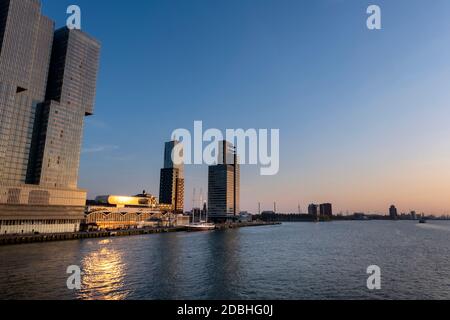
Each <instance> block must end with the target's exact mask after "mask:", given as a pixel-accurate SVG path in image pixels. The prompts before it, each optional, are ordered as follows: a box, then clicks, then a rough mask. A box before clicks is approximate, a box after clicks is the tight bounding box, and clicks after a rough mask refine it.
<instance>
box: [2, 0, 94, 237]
mask: <svg viewBox="0 0 450 320" xmlns="http://www.w3.org/2000/svg"><path fill="white" fill-rule="evenodd" d="M99 54H100V45H99V43H98V42H97V41H96V40H94V39H92V38H91V37H89V36H88V35H86V34H84V33H83V32H81V31H79V30H68V29H67V28H62V29H60V30H58V31H56V32H54V23H53V22H52V21H51V20H49V19H48V18H47V17H44V16H43V15H41V4H40V1H39V0H1V1H0V164H1V165H0V233H1V234H5V233H33V232H40V233H46V232H69V231H71V232H73V231H76V230H78V229H79V226H80V222H81V220H83V219H84V206H85V202H86V192H85V191H84V190H79V189H78V188H77V180H78V169H79V161H80V149H81V139H82V131H83V122H84V117H85V116H87V115H91V114H92V113H93V105H94V96H95V87H96V80H97V70H98V60H99Z"/></svg>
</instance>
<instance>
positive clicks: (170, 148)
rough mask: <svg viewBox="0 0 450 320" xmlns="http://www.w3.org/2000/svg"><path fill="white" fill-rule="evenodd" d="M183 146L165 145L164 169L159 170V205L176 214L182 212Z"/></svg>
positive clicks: (177, 144) (179, 144) (175, 144)
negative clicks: (170, 207) (169, 206)
mask: <svg viewBox="0 0 450 320" xmlns="http://www.w3.org/2000/svg"><path fill="white" fill-rule="evenodd" d="M182 157H183V146H182V144H181V143H180V142H178V141H170V142H167V143H166V144H165V150H164V168H163V169H161V180H160V184H159V203H161V204H165V205H171V206H172V210H173V211H174V212H176V213H183V211H184V165H183V158H182Z"/></svg>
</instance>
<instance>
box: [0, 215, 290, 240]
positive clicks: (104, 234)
mask: <svg viewBox="0 0 450 320" xmlns="http://www.w3.org/2000/svg"><path fill="white" fill-rule="evenodd" d="M280 224H281V223H279V222H261V221H255V222H242V223H229V224H220V225H216V230H227V229H236V228H245V227H260V226H270V225H280ZM186 230H187V228H186V227H163V228H143V229H129V230H111V231H92V232H72V233H54V234H27V235H3V236H0V246H5V245H17V244H27V243H44V242H53V241H70V240H82V239H95V238H110V237H127V236H139V235H145V234H160V233H171V232H184V231H186Z"/></svg>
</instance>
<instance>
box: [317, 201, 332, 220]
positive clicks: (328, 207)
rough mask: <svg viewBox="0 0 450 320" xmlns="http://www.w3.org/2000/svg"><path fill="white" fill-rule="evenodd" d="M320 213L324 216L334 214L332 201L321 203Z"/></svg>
mask: <svg viewBox="0 0 450 320" xmlns="http://www.w3.org/2000/svg"><path fill="white" fill-rule="evenodd" d="M320 215H321V216H323V217H330V218H331V217H332V216H333V205H332V204H331V203H323V204H321V205H320Z"/></svg>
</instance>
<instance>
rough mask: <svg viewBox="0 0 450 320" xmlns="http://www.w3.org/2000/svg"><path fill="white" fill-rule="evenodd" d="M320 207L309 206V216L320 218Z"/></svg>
mask: <svg viewBox="0 0 450 320" xmlns="http://www.w3.org/2000/svg"><path fill="white" fill-rule="evenodd" d="M318 213H319V212H318V206H317V204H310V205H309V206H308V214H309V215H310V216H313V217H317V216H318Z"/></svg>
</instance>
